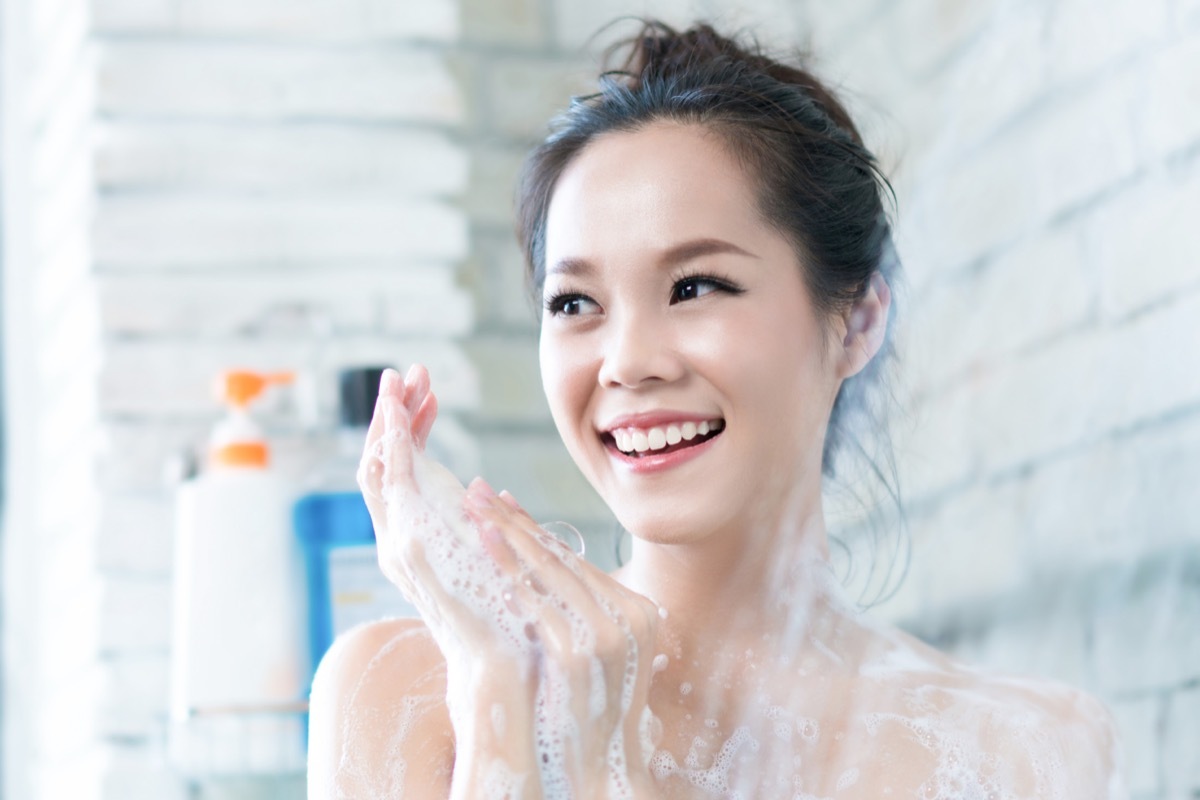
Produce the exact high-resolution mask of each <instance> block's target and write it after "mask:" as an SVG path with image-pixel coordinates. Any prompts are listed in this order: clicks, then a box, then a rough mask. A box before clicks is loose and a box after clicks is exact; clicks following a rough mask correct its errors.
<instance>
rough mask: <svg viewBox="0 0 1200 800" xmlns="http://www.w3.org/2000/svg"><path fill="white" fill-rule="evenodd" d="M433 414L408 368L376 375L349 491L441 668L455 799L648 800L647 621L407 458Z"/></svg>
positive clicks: (521, 529)
mask: <svg viewBox="0 0 1200 800" xmlns="http://www.w3.org/2000/svg"><path fill="white" fill-rule="evenodd" d="M435 415H436V401H435V400H434V399H433V395H432V393H431V392H430V390H429V379H428V374H427V373H426V372H425V370H424V369H423V368H421V367H415V368H414V369H413V370H411V371H410V372H409V376H408V378H407V379H406V380H405V381H404V382H403V383H401V382H400V381H399V376H398V375H397V374H396V373H395V372H393V371H389V372H387V373H385V376H384V380H383V382H382V383H381V387H380V395H379V402H378V404H377V406H376V413H375V416H374V418H373V419H372V422H371V427H370V429H369V431H368V436H367V444H366V448H365V450H364V456H363V462H362V465H361V466H360V469H359V480H360V485H361V487H362V489H363V494H364V497H365V498H366V500H367V506H368V509H369V510H370V512H371V517H372V522H373V524H374V527H375V531H376V538H377V542H378V546H379V560H380V566H381V568H382V569H383V571H384V573H385V574H386V575H387V576H388V578H389V579H390V580H392V581H393V582H394V583H395V584H396V585H397V586H399V587H400V588H401V590H402V591H403V592H404V594H405V595H406V596H407V597H408V598H409V599H410V601H412V602H413V604H414V605H415V606H416V607H417V608H418V610H419V611H420V612H421V615H422V617H423V618H424V620H425V622H426V624H427V625H428V626H429V628H430V630H431V632H432V633H433V635H434V638H435V640H436V641H437V642H438V646H439V647H440V648H441V649H442V651H443V654H444V656H445V658H446V662H447V684H448V686H447V704H448V706H449V708H450V712H451V720H452V724H453V726H454V730H455V736H456V739H457V740H458V744H457V753H458V761H457V762H456V765H455V774H454V795H455V796H473V795H472V794H471V792H472V791H477V790H478V789H479V782H480V781H485V780H490V781H492V782H495V781H497V780H499V781H501V782H504V781H508V782H509V783H510V784H511V788H512V789H513V796H514V797H515V796H523V797H530V796H542V795H543V793H544V794H545V795H547V796H567V795H569V796H575V797H607V796H609V790H610V789H613V790H618V791H617V793H619V794H621V795H623V796H634V797H636V796H639V795H643V794H647V793H648V792H650V791H651V789H650V775H649V770H648V768H647V760H648V757H649V753H647V752H644V750H643V747H642V744H643V740H644V739H645V730H644V727H643V726H644V725H645V724H646V723H647V721H648V719H649V711H648V707H647V699H648V695H649V683H650V677H651V673H652V669H651V661H652V659H653V655H654V652H655V651H654V638H655V632H656V627H657V623H658V613H657V607H656V606H655V605H654V604H653V603H652V602H651V601H649V600H648V599H646V598H644V597H642V596H640V595H637V594H636V593H634V592H632V591H630V590H628V589H626V588H625V587H623V586H621V585H620V584H619V583H617V582H616V581H615V580H613V579H612V578H611V577H609V576H608V575H605V574H604V573H603V572H601V571H600V570H598V569H596V568H595V567H593V566H592V565H590V564H587V563H586V562H585V561H583V560H582V559H580V558H578V557H577V556H576V555H575V554H574V553H571V552H570V551H569V550H568V549H566V548H565V547H563V546H562V545H561V543H559V542H558V541H557V540H555V539H553V537H551V536H550V535H549V534H547V533H546V532H545V531H543V530H542V529H541V527H540V526H538V525H537V524H536V523H535V522H534V521H533V520H532V518H530V517H529V516H528V515H527V514H525V513H524V512H523V511H522V510H520V508H519V506H517V505H516V503H515V501H513V500H512V499H511V497H510V498H508V499H507V500H505V499H502V498H500V497H498V496H497V495H495V494H494V493H493V492H492V491H491V489H490V488H489V487H487V484H485V483H483V482H482V481H480V480H476V481H475V482H473V483H472V485H471V487H470V489H469V490H464V489H463V487H462V486H461V484H459V483H458V482H457V481H456V480H452V479H451V480H449V481H447V480H446V477H447V475H448V473H446V472H445V471H444V469H442V468H440V467H437V466H436V465H432V464H431V463H430V462H427V461H425V459H424V456H423V452H422V451H423V449H424V443H425V440H426V438H427V437H428V435H429V431H430V427H431V426H432V423H433V418H434V416H435ZM521 775H524V776H525V781H524V786H523V788H520V789H519V790H518V787H517V786H516V784H517V783H521V780H520V776H521ZM535 786H536V788H535ZM468 787H473V788H468Z"/></svg>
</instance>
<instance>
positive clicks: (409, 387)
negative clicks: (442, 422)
mask: <svg viewBox="0 0 1200 800" xmlns="http://www.w3.org/2000/svg"><path fill="white" fill-rule="evenodd" d="M428 394H429V370H427V369H425V365H423V364H413V365H412V366H411V367H409V368H408V374H407V375H405V376H404V392H403V396H402V399H403V401H404V406H405V408H406V409H407V411H408V415H409V416H410V417H414V418H415V417H416V416H417V411H418V409H420V408H421V404H422V403H423V402H425V398H426V396H428Z"/></svg>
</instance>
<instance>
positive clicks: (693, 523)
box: [614, 508, 713, 544]
mask: <svg viewBox="0 0 1200 800" xmlns="http://www.w3.org/2000/svg"><path fill="white" fill-rule="evenodd" d="M614 511H616V512H617V521H618V522H620V523H621V527H623V528H624V529H625V530H627V531H629V534H630V535H631V536H633V537H634V538H635V539H641V540H642V541H643V542H649V543H650V544H691V543H693V542H698V541H702V540H704V539H706V538H707V537H708V535H709V533H711V529H712V522H713V520H712V516H711V515H709V516H702V515H700V514H695V513H692V514H679V513H672V512H671V511H669V510H666V509H664V510H662V511H653V512H647V511H645V510H643V509H638V510H636V511H634V510H621V509H616V508H614Z"/></svg>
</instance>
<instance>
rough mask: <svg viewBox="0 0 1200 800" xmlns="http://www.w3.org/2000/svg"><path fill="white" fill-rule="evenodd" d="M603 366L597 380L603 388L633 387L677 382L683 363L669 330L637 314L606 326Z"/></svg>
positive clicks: (682, 369)
mask: <svg viewBox="0 0 1200 800" xmlns="http://www.w3.org/2000/svg"><path fill="white" fill-rule="evenodd" d="M607 327H608V330H607V331H606V334H607V335H606V337H605V342H604V348H603V359H604V360H603V363H602V364H601V365H600V371H599V375H598V376H597V379H598V380H599V382H600V385H601V386H603V387H605V388H616V387H625V388H630V389H632V388H637V387H639V386H642V385H644V384H647V383H655V382H670V381H674V380H678V379H679V378H680V377H681V376H682V375H683V372H684V368H683V361H682V359H681V358H680V354H679V353H678V351H677V350H676V348H675V347H674V345H673V343H672V339H671V336H670V333H669V331H667V330H665V329H664V326H662V325H656V324H654V323H653V322H652V321H650V320H647V319H645V318H644V317H639V316H637V315H625V316H624V319H620V320H618V319H613V320H611V321H610V324H609V325H608V326H607Z"/></svg>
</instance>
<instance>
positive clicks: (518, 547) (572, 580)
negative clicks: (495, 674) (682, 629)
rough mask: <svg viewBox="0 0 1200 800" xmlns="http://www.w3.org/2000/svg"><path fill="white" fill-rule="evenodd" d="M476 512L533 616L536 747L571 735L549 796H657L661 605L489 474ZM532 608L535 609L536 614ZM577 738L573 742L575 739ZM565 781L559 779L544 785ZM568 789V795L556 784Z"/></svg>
mask: <svg viewBox="0 0 1200 800" xmlns="http://www.w3.org/2000/svg"><path fill="white" fill-rule="evenodd" d="M467 495H468V505H469V512H468V513H469V514H470V515H471V517H472V519H474V520H475V521H476V523H477V524H478V526H479V528H480V531H481V534H482V537H483V541H484V543H485V547H486V548H487V550H488V553H489V554H490V555H491V556H492V558H493V560H494V561H495V562H496V564H497V566H498V567H499V573H498V575H497V580H499V581H501V582H503V583H504V584H505V585H506V586H508V587H510V588H511V590H512V592H511V596H512V604H513V606H514V610H516V611H517V612H518V613H520V612H522V611H524V612H527V613H528V614H529V616H532V618H533V620H534V622H533V623H532V624H530V625H527V626H526V629H525V632H526V634H527V636H528V637H529V638H530V641H531V642H532V644H533V653H534V654H535V657H536V662H535V663H534V665H533V666H534V668H535V670H536V671H535V676H536V680H537V682H538V688H539V690H540V691H539V700H538V702H539V711H544V712H547V715H548V716H550V717H554V716H557V719H554V718H549V719H546V720H545V721H544V724H543V725H542V726H541V727H542V730H538V731H535V732H536V734H537V738H538V739H539V740H542V741H539V743H538V744H539V747H538V749H539V751H543V752H546V751H547V750H549V751H551V755H552V757H553V750H554V749H555V748H554V747H553V746H551V743H552V742H554V741H555V740H558V739H560V738H562V739H567V740H568V741H567V742H564V744H566V745H567V746H566V747H563V748H562V749H561V751H560V752H561V757H562V758H563V763H562V764H561V767H562V772H561V773H560V774H558V775H548V774H547V773H546V771H545V770H543V778H542V782H543V791H544V792H545V795H546V796H574V797H589V796H593V797H609V796H613V795H615V796H621V797H629V796H634V797H637V796H643V795H652V794H653V791H652V783H651V779H650V772H649V758H650V755H651V754H652V749H653V748H652V746H651V743H650V742H649V734H650V730H649V727H650V725H651V721H652V716H651V713H650V710H649V706H648V700H649V692H650V681H651V677H652V672H653V667H652V662H653V659H654V655H655V639H656V635H657V629H658V623H659V619H660V618H659V612H658V606H657V605H656V604H655V603H653V602H652V601H650V600H649V599H647V598H646V597H643V596H642V595H640V594H637V593H636V592H633V591H632V590H630V589H627V588H626V587H624V586H622V585H621V584H620V583H618V582H617V581H616V580H615V579H613V578H612V577H611V576H609V575H607V574H605V573H604V572H603V571H601V570H600V569H599V568H597V567H596V566H594V565H593V564H591V563H589V562H587V561H585V560H584V559H583V558H581V557H579V556H577V555H576V554H575V553H573V552H572V551H571V550H570V549H568V548H567V547H566V546H565V545H564V544H563V543H562V542H560V541H559V540H557V539H555V538H554V537H553V536H551V535H550V534H548V533H547V532H546V531H545V530H544V529H543V528H542V527H541V526H540V525H538V524H537V522H535V521H534V519H533V518H532V517H530V516H529V515H528V514H527V513H526V512H525V511H524V510H523V509H521V507H520V506H519V505H518V504H517V502H516V500H515V499H514V498H513V497H512V496H511V495H509V494H508V493H507V492H502V493H501V494H500V495H496V494H495V493H493V492H492V490H491V488H490V487H488V486H487V484H486V483H484V482H483V481H482V480H479V479H476V481H474V482H472V484H471V486H470V487H469V488H468V490H467ZM529 612H531V613H529ZM570 739H574V741H569V740H570ZM556 779H557V780H561V781H562V783H561V785H560V786H554V785H547V782H548V780H549V781H551V782H553V781H554V780H556ZM567 787H571V788H572V789H573V791H572V793H571V794H570V795H567V794H565V793H563V794H561V795H560V792H559V791H558V790H559V789H565V788H567Z"/></svg>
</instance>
